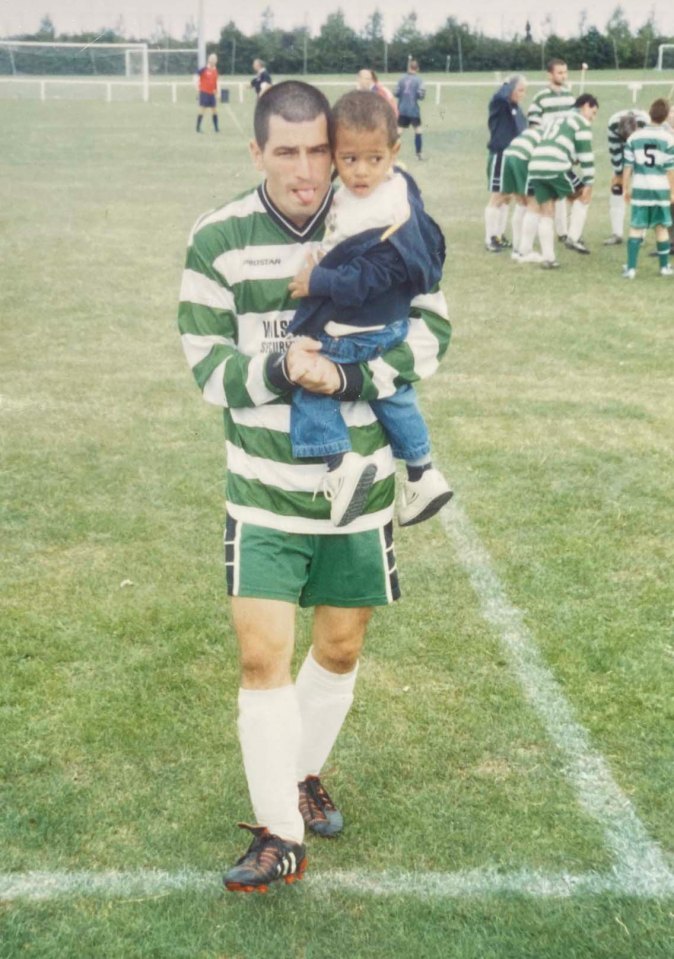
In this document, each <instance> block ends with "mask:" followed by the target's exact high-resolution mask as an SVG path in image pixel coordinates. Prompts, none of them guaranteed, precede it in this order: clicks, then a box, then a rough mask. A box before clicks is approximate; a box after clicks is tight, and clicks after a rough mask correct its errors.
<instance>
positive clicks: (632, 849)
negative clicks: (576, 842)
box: [440, 501, 674, 895]
mask: <svg viewBox="0 0 674 959" xmlns="http://www.w3.org/2000/svg"><path fill="white" fill-rule="evenodd" d="M440 516H441V519H442V525H443V527H444V529H445V531H446V533H447V535H448V536H449V538H450V540H451V541H452V544H453V545H454V548H455V551H456V556H457V559H458V561H459V563H460V564H461V566H462V567H463V569H464V570H465V572H466V573H467V575H468V577H469V579H470V582H471V584H472V586H473V589H474V590H475V593H476V594H477V597H478V599H479V601H480V604H481V608H482V613H483V615H484V618H485V619H486V620H487V622H488V623H490V624H491V625H492V626H493V627H494V629H495V631H496V632H497V633H498V635H499V637H500V639H501V642H502V644H503V647H504V649H505V652H506V653H507V655H508V658H509V660H510V664H511V667H512V668H513V670H514V672H515V674H516V676H517V679H518V680H519V682H520V684H521V685H522V688H523V690H524V693H525V695H526V697H527V699H528V701H529V703H530V705H531V706H532V707H533V709H534V711H535V712H536V714H537V715H538V717H539V719H540V720H541V722H542V723H543V726H544V728H545V731H546V732H547V734H548V736H549V737H550V739H551V740H552V742H553V743H554V744H555V746H556V747H557V749H558V750H559V751H560V753H561V754H562V756H563V758H564V761H565V767H566V770H565V771H566V776H567V778H568V780H569V782H570V784H571V785H572V786H573V788H574V789H575V791H576V794H577V796H578V799H579V802H580V805H581V806H582V807H583V809H584V810H585V811H586V813H588V815H590V816H591V817H592V818H593V819H595V820H596V821H597V822H598V823H599V824H600V825H601V827H602V828H603V830H604V836H605V839H606V843H607V845H608V847H609V848H610V849H611V852H612V853H613V855H614V857H615V865H614V867H613V869H612V875H613V877H614V879H615V880H617V881H618V882H619V883H620V882H622V883H624V884H625V885H626V886H628V887H629V888H631V889H632V890H633V892H634V893H637V894H638V893H639V892H640V893H642V894H646V893H647V892H651V893H652V894H658V893H659V894H661V895H662V894H665V893H669V894H671V893H672V892H674V873H672V871H671V870H670V869H669V867H668V865H667V861H666V859H665V856H664V854H663V852H662V850H661V848H660V846H659V845H658V844H657V843H656V842H654V841H653V840H652V839H651V838H650V836H649V835H648V833H647V832H646V829H645V828H644V826H643V824H642V822H641V820H640V819H639V817H638V816H637V814H636V812H635V810H634V807H633V806H632V803H631V802H630V800H629V799H628V798H627V796H625V794H624V793H623V792H622V791H621V789H620V787H619V786H618V785H617V783H616V781H615V780H614V778H613V776H612V774H611V771H610V769H609V767H608V765H607V763H606V762H605V760H604V759H603V757H602V756H601V755H600V753H599V752H598V751H597V750H596V749H594V748H593V746H592V745H591V743H590V741H589V738H588V735H587V732H586V730H585V729H584V728H583V726H581V725H580V723H579V722H578V720H577V719H576V718H575V716H574V713H573V708H572V706H571V704H570V703H569V702H568V700H567V699H566V697H565V696H564V693H563V692H562V689H561V687H560V685H559V683H558V682H557V680H556V679H555V677H554V676H553V674H552V673H551V671H550V670H549V669H548V667H547V666H546V665H545V663H544V662H543V659H542V657H541V655H540V653H539V651H538V648H537V647H536V644H535V642H534V640H533V637H532V636H531V633H530V632H529V630H528V628H527V626H526V624H525V623H524V620H523V618H522V614H521V612H520V610H519V609H517V608H516V607H514V606H512V605H511V603H510V601H509V600H508V597H507V596H506V594H505V591H504V589H503V586H502V585H501V582H500V580H499V578H498V576H497V575H496V573H495V571H494V569H493V567H492V563H491V558H490V556H489V553H488V552H487V550H486V549H485V547H484V546H483V545H482V542H481V541H480V538H479V536H478V535H477V533H476V531H475V529H474V528H473V525H472V523H471V522H470V520H469V519H468V517H467V515H466V514H465V512H464V511H463V509H462V508H461V506H460V505H459V504H458V503H456V502H455V501H453V502H452V504H451V505H450V507H449V508H448V509H446V510H444V511H443V512H442V513H441V514H440Z"/></svg>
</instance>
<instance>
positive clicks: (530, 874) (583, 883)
mask: <svg viewBox="0 0 674 959" xmlns="http://www.w3.org/2000/svg"><path fill="white" fill-rule="evenodd" d="M301 887H302V888H303V890H304V891H305V892H306V894H308V895H317V896H325V895H326V893H329V892H333V891H340V892H346V893H349V894H354V895H358V896H363V895H372V896H404V897H406V898H413V899H421V900H424V901H425V900H428V899H470V898H471V897H475V896H478V897H482V896H494V895H502V894H516V895H520V896H528V897H530V898H536V899H566V898H569V897H571V896H600V895H609V894H610V895H616V896H629V897H632V898H638V899H661V898H665V897H666V896H667V895H668V894H670V895H671V892H672V889H671V888H670V889H667V888H662V887H658V888H655V887H654V886H653V885H652V884H643V883H641V884H639V883H636V884H635V883H634V882H633V881H632V879H631V877H627V876H621V875H619V874H617V873H608V874H606V875H602V874H600V873H593V872H589V873H580V874H576V875H573V874H571V873H544V872H534V871H533V870H532V871H529V870H518V871H515V872H507V873H503V872H499V871H498V870H496V869H491V868H487V869H472V870H463V871H458V872H450V873H434V872H430V873H429V872H408V873H405V872H382V873H371V872H367V871H359V870H357V869H354V870H350V871H345V870H335V871H332V872H329V873H321V872H317V873H312V872H308V873H307V874H306V875H305V879H304V882H302V883H301ZM181 892H198V893H202V894H206V895H208V894H210V895H217V894H219V893H222V892H223V886H222V875H221V873H217V872H198V871H196V870H191V869H185V870H178V871H176V872H167V871H164V870H160V869H157V870H152V869H144V870H138V871H135V872H114V871H107V872H26V873H16V874H12V873H5V874H0V902H13V901H21V900H28V901H32V902H40V901H46V900H51V899H58V898H66V897H69V896H79V897H82V896H96V897H99V898H106V899H117V900H125V901H128V902H140V901H143V900H144V899H148V898H153V897H158V896H168V895H172V894H173V893H181Z"/></svg>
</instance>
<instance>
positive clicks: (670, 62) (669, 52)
mask: <svg viewBox="0 0 674 959" xmlns="http://www.w3.org/2000/svg"><path fill="white" fill-rule="evenodd" d="M656 69H657V70H674V43H661V44H660V46H659V47H658V65H657V67H656Z"/></svg>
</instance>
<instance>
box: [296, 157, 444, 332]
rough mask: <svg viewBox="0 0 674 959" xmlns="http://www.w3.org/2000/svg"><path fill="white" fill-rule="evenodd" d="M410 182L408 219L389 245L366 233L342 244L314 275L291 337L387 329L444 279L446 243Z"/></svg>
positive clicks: (379, 233)
mask: <svg viewBox="0 0 674 959" xmlns="http://www.w3.org/2000/svg"><path fill="white" fill-rule="evenodd" d="M398 172H400V173H402V174H403V176H404V177H405V180H406V181H407V194H408V200H409V204H410V216H409V219H408V220H406V221H405V222H404V223H403V224H402V225H401V226H400V227H399V228H398V229H397V230H396V231H395V232H394V233H392V234H391V235H390V236H389V237H388V238H387V239H385V240H382V239H381V237H382V230H381V229H373V230H365V231H364V232H363V233H358V234H357V235H356V236H353V237H350V238H349V239H348V240H344V241H343V242H342V243H338V244H337V246H335V247H334V248H333V249H332V250H330V251H329V252H328V253H327V254H326V255H325V256H324V257H323V259H322V260H321V262H320V265H319V266H316V267H314V269H313V270H312V272H311V279H310V290H311V295H310V296H307V297H304V299H303V300H302V302H301V303H300V306H299V307H298V309H297V312H296V313H295V316H294V317H293V319H292V320H291V322H290V324H289V326H288V333H292V334H293V335H300V334H303V335H307V336H315V335H316V334H318V333H320V332H322V331H323V330H324V329H325V325H326V323H328V322H330V320H336V321H338V322H339V323H345V324H349V325H351V326H370V327H371V326H376V325H382V326H386V325H387V324H389V323H393V322H394V321H396V320H401V319H405V318H407V317H408V316H409V311H410V303H411V301H412V300H413V299H414V297H415V296H418V295H419V294H421V293H428V292H430V290H432V289H433V287H435V286H436V284H437V283H439V282H440V279H441V277H442V266H443V263H444V261H445V240H444V237H443V235H442V231H441V230H440V227H439V226H438V225H437V223H436V222H435V221H434V220H433V219H432V218H431V217H430V216H429V215H428V214H427V213H426V211H425V209H424V205H423V202H422V200H421V193H420V192H419V188H418V187H417V185H416V183H415V182H414V180H413V179H412V177H411V176H410V175H409V174H407V173H405V171H404V170H399V171H398Z"/></svg>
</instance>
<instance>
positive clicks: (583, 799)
mask: <svg viewBox="0 0 674 959" xmlns="http://www.w3.org/2000/svg"><path fill="white" fill-rule="evenodd" d="M441 519H442V522H443V526H444V529H445V531H446V532H447V535H448V536H449V538H450V539H451V541H452V542H453V544H454V547H455V550H456V554H457V557H458V559H459V562H460V563H461V565H462V566H463V568H464V570H465V571H466V573H467V575H468V577H469V579H470V582H471V584H472V586H473V589H474V590H475V592H476V594H477V596H478V599H479V600H480V603H481V607H482V612H483V615H484V617H485V619H486V620H487V621H488V622H489V623H490V624H491V625H492V627H494V629H495V630H496V631H497V632H498V634H499V636H500V638H501V641H502V643H503V646H504V648H505V651H506V652H507V654H508V656H509V659H510V661H511V665H512V668H513V669H514V671H515V674H516V675H517V678H518V679H519V681H520V683H521V685H522V687H523V689H524V692H525V694H526V697H527V699H528V701H529V703H530V705H531V706H532V708H533V709H534V711H535V713H536V714H537V715H538V717H539V719H540V720H541V722H542V723H543V726H544V728H545V730H546V732H547V734H548V736H549V737H550V739H551V740H552V742H553V743H554V744H555V746H556V747H557V749H558V750H559V751H560V753H561V754H562V756H563V757H564V759H565V763H566V774H567V777H568V779H569V781H570V783H571V785H572V786H573V788H574V789H575V790H576V793H577V795H578V798H579V801H580V804H581V806H582V807H583V809H585V811H586V812H587V813H588V815H590V816H591V817H592V818H594V819H595V820H596V821H597V822H598V823H599V824H600V825H601V826H602V828H603V830H604V834H605V837H606V841H607V844H608V846H609V847H610V849H611V851H612V852H613V855H614V856H615V865H614V866H613V868H612V869H611V870H610V871H609V872H608V873H606V874H601V873H595V872H588V873H580V874H571V873H545V872H536V871H533V870H526V869H525V870H516V871H514V872H507V873H503V872H500V871H499V870H496V869H492V868H489V867H487V868H484V869H473V870H462V871H458V872H453V873H428V872H408V873H405V872H397V871H396V872H382V873H371V872H367V871H365V870H363V871H361V870H351V871H345V870H335V871H332V872H329V873H320V872H317V873H311V872H310V873H308V874H307V876H306V878H305V881H304V882H303V883H301V884H300V885H301V887H302V888H304V889H306V891H307V893H309V894H316V895H319V896H322V895H324V894H325V893H326V892H329V891H331V890H341V891H343V892H348V893H353V894H354V895H364V894H369V895H374V896H388V895H395V896H405V897H407V898H417V899H424V900H425V899H428V898H431V899H465V898H470V897H471V896H486V895H499V894H502V893H514V894H518V895H524V896H530V897H534V898H566V897H569V896H575V895H605V894H611V895H622V896H630V897H634V898H643V899H664V898H666V897H668V896H671V895H674V873H672V871H671V870H670V869H669V868H668V866H667V863H666V860H665V857H664V855H663V852H662V850H661V849H660V847H659V846H658V844H657V843H655V842H654V841H653V840H652V839H651V838H650V837H649V835H648V833H647V832H646V830H645V828H644V826H643V824H642V823H641V821H640V820H639V818H638V816H637V814H636V812H635V810H634V808H633V806H632V804H631V803H630V801H629V799H628V798H627V797H626V796H625V795H624V794H623V793H622V791H621V790H620V788H619V786H618V785H617V783H616V782H615V780H614V779H613V776H612V775H611V772H610V770H609V768H608V766H607V764H606V762H605V761H604V759H603V758H602V756H601V755H600V754H599V753H598V752H597V751H596V750H595V749H594V748H593V747H592V745H591V744H590V742H589V739H588V736H587V733H586V731H585V729H584V728H583V727H582V726H581V725H580V724H579V723H578V721H577V720H576V719H575V717H574V715H573V710H572V707H571V705H570V704H569V702H568V701H567V699H566V698H565V696H564V693H563V692H562V690H561V687H560V686H559V684H558V683H557V681H556V680H555V678H554V676H553V675H552V673H551V672H550V670H549V669H548V668H547V666H546V665H545V664H544V662H543V660H542V658H541V656H540V654H539V652H538V649H537V648H536V645H535V643H534V640H533V638H532V636H531V634H530V632H529V630H528V628H527V627H526V625H525V623H524V621H523V619H522V614H521V612H520V611H519V610H518V609H517V608H516V607H514V606H512V605H511V603H510V602H509V600H508V598H507V596H506V595H505V592H504V589H503V586H502V585H501V583H500V581H499V579H498V576H497V575H496V573H495V572H494V569H493V567H492V564H491V558H490V556H489V554H488V552H487V550H486V549H485V548H484V546H483V545H482V543H481V541H480V539H479V537H478V535H477V533H476V532H475V530H474V528H473V526H472V524H471V523H470V521H469V519H468V517H467V516H466V514H465V513H464V512H463V510H462V509H461V507H460V506H459V505H458V504H457V503H456V502H454V503H453V504H452V506H451V507H450V508H449V509H448V510H446V511H445V512H444V513H442V514H441ZM295 888H297V887H295ZM195 891H196V892H203V893H212V894H216V892H217V893H220V892H221V891H222V878H221V875H220V873H216V872H198V871H197V870H190V869H183V870H177V871H175V872H168V871H165V870H151V869H146V870H137V871H129V872H117V871H106V872H84V871H81V872H38V871H34V872H26V873H0V902H3V901H4V902H7V901H12V900H47V899H54V898H57V897H65V896H99V897H106V898H115V899H122V900H128V901H130V902H133V901H136V900H142V899H143V898H144V897H152V896H164V895H170V894H172V893H176V892H195Z"/></svg>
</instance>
